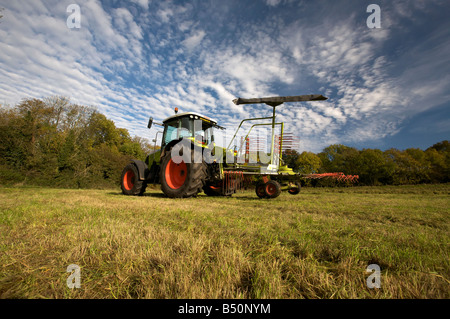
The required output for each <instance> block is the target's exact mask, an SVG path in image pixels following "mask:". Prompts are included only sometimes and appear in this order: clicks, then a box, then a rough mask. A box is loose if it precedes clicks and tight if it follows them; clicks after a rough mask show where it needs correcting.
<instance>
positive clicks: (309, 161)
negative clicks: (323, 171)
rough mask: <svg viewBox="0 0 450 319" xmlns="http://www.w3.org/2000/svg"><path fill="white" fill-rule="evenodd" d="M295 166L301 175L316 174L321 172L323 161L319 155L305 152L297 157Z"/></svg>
mask: <svg viewBox="0 0 450 319" xmlns="http://www.w3.org/2000/svg"><path fill="white" fill-rule="evenodd" d="M295 164H296V167H298V172H299V173H302V174H314V173H318V172H319V170H320V168H321V166H322V161H321V160H320V157H319V156H318V155H316V154H314V153H312V152H306V151H304V152H302V153H301V154H300V155H299V156H298V157H297V159H296V161H295Z"/></svg>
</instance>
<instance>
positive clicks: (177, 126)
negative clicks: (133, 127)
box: [147, 109, 223, 149]
mask: <svg viewBox="0 0 450 319" xmlns="http://www.w3.org/2000/svg"><path fill="white" fill-rule="evenodd" d="M175 113H176V114H175V115H172V116H169V117H168V118H166V119H165V120H164V121H163V123H162V124H160V123H154V122H153V118H150V120H149V122H148V126H147V127H148V128H151V126H152V124H153V123H154V124H157V125H160V126H163V127H164V131H163V136H162V141H161V149H164V147H165V146H166V145H168V144H169V143H170V142H172V141H174V140H180V139H182V138H187V139H190V140H191V141H193V142H196V143H197V144H199V145H203V146H207V145H210V144H211V143H213V142H214V131H213V129H214V128H219V129H223V127H221V126H219V125H217V122H216V121H215V120H213V119H211V118H209V117H207V116H204V115H201V114H199V113H196V112H185V113H180V114H178V110H177V109H175Z"/></svg>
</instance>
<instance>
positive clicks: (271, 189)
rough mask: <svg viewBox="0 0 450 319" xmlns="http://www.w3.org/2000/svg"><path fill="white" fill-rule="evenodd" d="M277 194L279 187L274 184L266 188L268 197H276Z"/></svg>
mask: <svg viewBox="0 0 450 319" xmlns="http://www.w3.org/2000/svg"><path fill="white" fill-rule="evenodd" d="M276 192H277V187H276V186H275V185H273V184H268V185H267V186H266V193H267V194H268V195H274V194H275V193H276Z"/></svg>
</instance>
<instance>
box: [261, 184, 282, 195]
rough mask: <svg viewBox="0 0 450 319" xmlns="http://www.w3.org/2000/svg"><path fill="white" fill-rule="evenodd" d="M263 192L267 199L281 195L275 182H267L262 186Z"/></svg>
mask: <svg viewBox="0 0 450 319" xmlns="http://www.w3.org/2000/svg"><path fill="white" fill-rule="evenodd" d="M264 192H265V193H266V196H267V197H268V198H276V197H278V196H280V194H281V185H280V183H278V182H277V181H268V182H267V183H266V184H265V185H264Z"/></svg>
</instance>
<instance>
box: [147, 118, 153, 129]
mask: <svg viewBox="0 0 450 319" xmlns="http://www.w3.org/2000/svg"><path fill="white" fill-rule="evenodd" d="M152 124H153V117H151V118H150V119H149V120H148V124H147V127H148V128H152Z"/></svg>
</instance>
